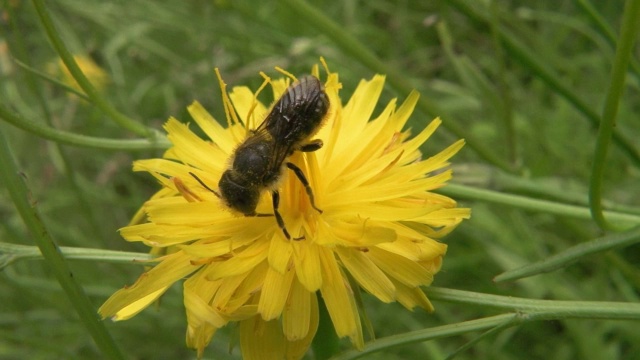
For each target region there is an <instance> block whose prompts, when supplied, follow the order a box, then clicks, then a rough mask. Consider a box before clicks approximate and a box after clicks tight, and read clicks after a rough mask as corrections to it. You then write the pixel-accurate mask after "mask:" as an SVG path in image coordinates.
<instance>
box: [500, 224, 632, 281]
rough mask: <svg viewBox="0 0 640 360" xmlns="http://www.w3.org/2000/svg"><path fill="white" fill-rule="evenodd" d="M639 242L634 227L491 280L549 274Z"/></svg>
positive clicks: (508, 279)
mask: <svg viewBox="0 0 640 360" xmlns="http://www.w3.org/2000/svg"><path fill="white" fill-rule="evenodd" d="M638 242H640V227H635V228H633V229H631V230H629V231H627V232H624V233H615V234H613V235H608V236H604V237H601V238H599V239H595V240H592V241H589V242H585V243H580V244H578V245H576V246H573V247H570V248H568V249H566V250H564V251H561V252H559V253H557V254H554V255H552V256H549V257H547V258H545V259H544V260H541V261H538V262H534V263H531V264H528V265H525V266H523V267H521V268H517V269H513V270H509V271H505V272H504V273H502V274H500V275H498V276H496V277H495V278H494V279H493V280H494V281H496V282H500V281H513V280H517V279H522V278H525V277H528V276H532V275H537V274H541V273H545V272H550V271H553V270H556V269H559V268H562V267H566V266H567V265H569V264H571V263H573V262H575V261H578V260H580V259H582V258H584V257H585V256H589V255H593V254H597V253H601V252H604V251H608V250H612V249H617V248H622V247H627V246H631V245H634V244H637V243H638Z"/></svg>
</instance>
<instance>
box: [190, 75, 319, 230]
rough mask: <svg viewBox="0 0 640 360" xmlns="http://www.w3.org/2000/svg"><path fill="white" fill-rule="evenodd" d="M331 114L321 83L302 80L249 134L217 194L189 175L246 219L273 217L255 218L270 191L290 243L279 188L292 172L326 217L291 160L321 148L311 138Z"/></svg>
mask: <svg viewBox="0 0 640 360" xmlns="http://www.w3.org/2000/svg"><path fill="white" fill-rule="evenodd" d="M328 111H329V98H328V96H327V94H326V92H325V91H324V86H323V85H322V83H321V82H320V80H318V79H317V78H316V77H314V76H311V75H307V76H304V77H302V78H300V79H299V80H298V81H296V82H295V83H294V84H292V85H291V86H289V87H288V88H287V90H286V91H285V92H284V94H283V95H282V97H280V99H278V101H276V103H275V104H274V105H273V107H272V109H271V112H270V113H269V114H268V115H267V117H266V118H265V119H264V121H263V122H262V123H261V124H260V125H259V126H258V127H257V128H256V129H254V130H250V131H249V133H248V135H247V138H246V139H245V140H244V141H243V142H242V143H241V144H240V145H238V147H237V148H236V149H235V151H234V153H233V155H232V157H231V161H230V166H229V168H228V169H227V170H226V171H225V172H224V173H223V174H222V177H221V178H220V181H219V182H218V191H215V190H213V189H211V188H209V187H208V186H207V185H205V184H204V183H203V182H202V181H201V180H200V179H199V178H198V177H197V176H195V175H194V174H191V175H192V176H193V177H194V178H196V180H197V181H198V182H199V183H200V184H201V185H202V186H204V187H205V188H206V189H208V190H209V191H211V192H213V193H214V194H215V195H216V196H218V197H219V198H220V199H222V201H223V202H224V203H225V205H227V206H228V207H229V208H231V209H232V210H235V211H238V212H240V213H242V214H244V215H245V216H270V215H271V214H259V213H256V207H257V206H258V201H259V200H260V195H261V194H262V193H263V192H264V191H271V197H272V201H273V215H274V216H275V218H276V222H277V223H278V226H279V227H280V229H282V232H283V234H284V236H285V237H286V238H287V239H291V235H290V234H289V232H288V231H287V228H286V226H285V223H284V220H283V219H282V215H280V212H279V211H278V206H279V203H280V193H279V192H278V190H277V183H278V181H279V179H280V178H281V177H282V175H283V173H284V171H286V168H288V169H290V170H291V171H293V173H294V174H295V175H296V177H297V178H298V179H299V180H300V182H301V183H302V185H304V188H305V190H306V192H307V195H308V196H309V201H310V203H311V206H312V207H313V208H314V209H316V210H317V211H318V212H320V213H322V210H320V209H318V207H316V205H315V201H314V197H313V190H312V189H311V186H309V181H308V180H307V178H306V177H305V175H304V173H303V172H302V170H301V169H300V168H299V167H298V166H296V165H295V164H294V163H292V162H289V161H287V158H289V157H290V156H291V155H292V154H293V153H294V152H295V151H302V152H311V151H316V150H318V149H320V148H321V147H322V140H320V139H313V140H311V139H310V138H311V137H312V136H313V135H314V134H315V133H316V132H317V131H318V130H319V129H320V126H321V125H322V123H323V120H324V118H325V116H326V115H327V112H328Z"/></svg>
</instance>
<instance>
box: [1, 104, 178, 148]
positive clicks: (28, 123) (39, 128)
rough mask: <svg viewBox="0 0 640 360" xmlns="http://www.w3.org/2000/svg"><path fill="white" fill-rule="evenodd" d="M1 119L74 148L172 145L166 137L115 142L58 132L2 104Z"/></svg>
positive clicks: (165, 146)
mask: <svg viewBox="0 0 640 360" xmlns="http://www.w3.org/2000/svg"><path fill="white" fill-rule="evenodd" d="M0 118H2V119H4V120H5V121H7V122H8V123H10V124H12V125H14V126H16V127H18V128H20V129H22V130H25V131H28V132H30V133H32V134H35V135H38V136H41V137H43V138H45V139H47V140H51V141H56V142H60V143H63V144H68V145H74V146H81V147H90V148H98V149H105V150H153V149H160V150H163V149H167V148H169V146H170V145H171V144H170V143H169V141H168V140H167V139H166V137H164V136H163V137H158V138H152V139H134V140H115V139H107V138H99V137H93V136H86V135H80V134H75V133H71V132H67V131H63V130H58V129H54V128H52V127H49V126H46V125H43V124H40V123H37V122H35V121H32V120H27V119H25V118H24V117H22V116H20V115H18V114H16V113H14V112H12V111H10V110H9V109H7V108H6V107H5V106H4V105H3V104H1V103H0Z"/></svg>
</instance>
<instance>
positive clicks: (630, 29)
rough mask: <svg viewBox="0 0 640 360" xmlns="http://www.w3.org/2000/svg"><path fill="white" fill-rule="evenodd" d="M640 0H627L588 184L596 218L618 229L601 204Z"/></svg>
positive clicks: (638, 25)
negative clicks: (609, 152) (609, 151)
mask: <svg viewBox="0 0 640 360" xmlns="http://www.w3.org/2000/svg"><path fill="white" fill-rule="evenodd" d="M638 19H640V0H629V1H627V3H626V5H625V7H624V11H623V18H622V29H621V31H620V39H619V40H618V46H617V48H616V57H615V60H614V62H613V69H612V70H611V84H610V85H609V91H608V92H607V97H606V100H605V104H604V109H603V112H602V119H601V120H600V126H599V128H598V138H597V140H596V149H595V153H594V155H593V166H592V168H591V181H590V186H589V203H590V207H591V215H592V216H593V219H594V220H595V222H596V223H597V224H598V226H600V228H602V229H607V230H615V229H616V228H615V226H614V225H612V224H610V223H609V222H608V221H607V220H606V219H605V217H604V214H603V208H602V183H603V181H604V172H605V168H606V165H607V151H608V149H609V143H610V142H611V136H612V135H613V128H614V126H615V119H616V116H617V114H618V103H619V102H620V98H621V97H622V92H623V90H624V86H625V81H624V80H625V75H626V73H627V67H628V65H629V59H630V58H631V53H632V52H633V45H634V44H635V42H636V38H637V36H638V31H640V21H638Z"/></svg>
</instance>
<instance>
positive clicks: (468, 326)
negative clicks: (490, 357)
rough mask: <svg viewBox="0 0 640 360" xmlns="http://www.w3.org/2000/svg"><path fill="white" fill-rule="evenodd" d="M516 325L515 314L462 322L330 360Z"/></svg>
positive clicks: (386, 340) (347, 359)
mask: <svg viewBox="0 0 640 360" xmlns="http://www.w3.org/2000/svg"><path fill="white" fill-rule="evenodd" d="M509 323H513V324H514V325H515V324H518V323H519V321H518V315H517V314H502V315H496V316H490V317H486V318H482V319H477V320H470V321H462V322H458V323H455V324H451V325H443V326H435V327H430V328H427V329H422V330H416V331H410V332H406V333H402V334H399V335H392V336H387V337H383V338H379V339H376V340H374V341H370V342H368V343H367V344H366V345H365V347H364V349H362V351H359V350H356V349H350V350H347V351H345V352H343V353H341V354H339V355H337V356H334V357H332V358H331V360H352V359H358V358H360V357H363V356H366V355H370V354H373V353H376V352H378V351H383V350H386V349H389V348H391V347H396V346H401V345H407V344H414V343H419V342H423V341H428V340H433V339H439V338H445V337H449V336H455V335H460V334H465V333H468V332H472V331H480V330H488V329H492V328H495V327H498V326H503V325H504V324H509Z"/></svg>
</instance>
